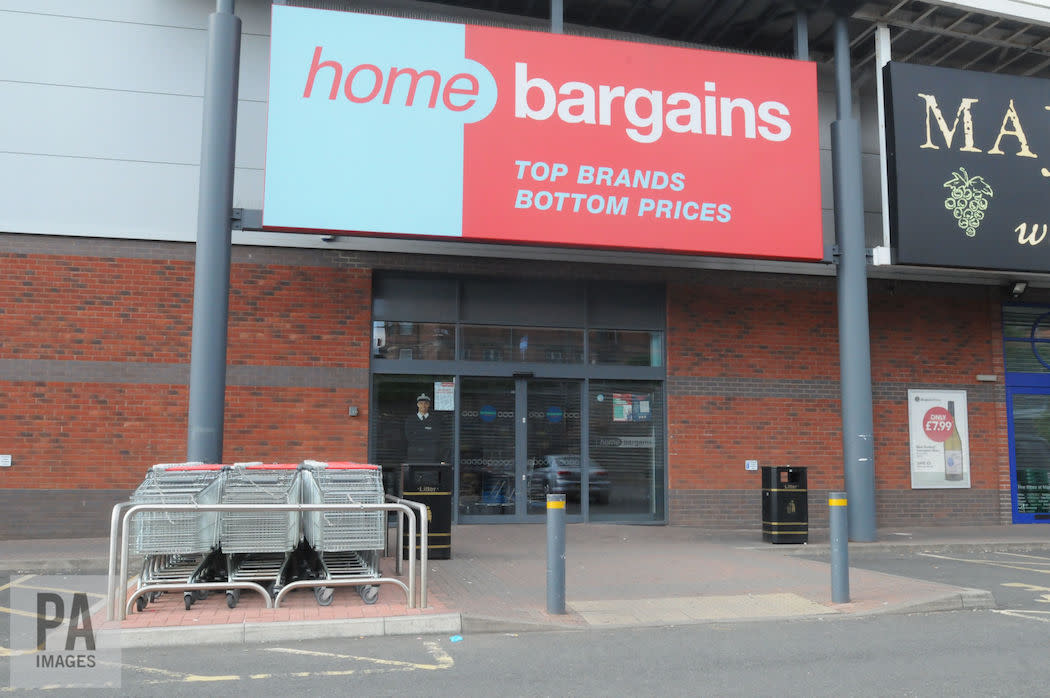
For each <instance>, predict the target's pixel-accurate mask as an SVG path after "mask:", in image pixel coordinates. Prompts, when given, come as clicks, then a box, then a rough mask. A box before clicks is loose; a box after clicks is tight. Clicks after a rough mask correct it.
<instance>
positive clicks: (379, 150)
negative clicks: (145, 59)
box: [263, 5, 823, 260]
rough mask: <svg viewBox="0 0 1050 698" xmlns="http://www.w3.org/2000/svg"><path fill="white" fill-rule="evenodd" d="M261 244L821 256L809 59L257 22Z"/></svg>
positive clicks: (416, 28)
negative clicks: (264, 86) (430, 239)
mask: <svg viewBox="0 0 1050 698" xmlns="http://www.w3.org/2000/svg"><path fill="white" fill-rule="evenodd" d="M270 62H271V66H270V94H269V123H268V130H267V146H266V189H265V200H264V206H263V225H264V227H266V228H269V229H294V230H304V231H333V232H343V231H346V232H356V233H369V234H388V235H399V236H445V237H455V238H461V239H464V240H467V239H469V240H476V241H490V242H513V243H535V244H545V245H574V246H585V247H615V248H627V249H648V250H662V251H674V252H686V253H703V254H716V255H732V256H744V257H768V258H786V259H809V260H813V259H821V258H822V257H823V244H822V234H821V217H820V184H819V182H820V177H819V160H818V149H819V144H818V136H817V103H816V71H815V67H814V65H813V64H811V63H804V62H798V61H789V60H781V59H771V58H764V57H756V56H747V55H737V54H730V53H720V52H710V51H698V50H692V49H681V48H668V47H658V46H651V45H644V44H635V43H625V42H619V41H606V40H598V39H582V38H578V37H566V36H563V35H554V34H545V33H537V32H527V31H514V30H506V29H493V28H489V27H475V26H466V25H461V24H449V23H442V22H430V21H421V20H408V19H397V18H390V17H382V16H375V15H365V14H355V13H348V12H330V11H323V10H312V9H302V8H294V7H287V6H280V5H278V6H274V8H273V25H272V39H271V46H270Z"/></svg>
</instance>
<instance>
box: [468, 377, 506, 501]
mask: <svg viewBox="0 0 1050 698" xmlns="http://www.w3.org/2000/svg"><path fill="white" fill-rule="evenodd" d="M514 385H515V383H514V379H513V378H464V379H463V384H462V389H461V397H460V412H459V513H460V515H461V516H468V517H472V516H500V517H508V518H509V517H514V516H516V515H517V514H518V507H517V505H516V501H515V499H516V497H517V487H516V484H517V481H518V478H517V467H516V460H515V449H514V447H515V399H516V393H515V389H514Z"/></svg>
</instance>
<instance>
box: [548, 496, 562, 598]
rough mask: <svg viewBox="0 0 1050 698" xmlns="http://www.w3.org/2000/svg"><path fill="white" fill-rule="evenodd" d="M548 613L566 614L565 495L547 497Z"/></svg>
mask: <svg viewBox="0 0 1050 698" xmlns="http://www.w3.org/2000/svg"><path fill="white" fill-rule="evenodd" d="M547 613H550V614H558V615H561V614H564V613H565V495H564V494H548V495H547Z"/></svg>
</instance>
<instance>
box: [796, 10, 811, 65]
mask: <svg viewBox="0 0 1050 698" xmlns="http://www.w3.org/2000/svg"><path fill="white" fill-rule="evenodd" d="M795 58H797V59H798V60H800V61H808V60H809V15H808V14H807V13H806V10H804V9H802V8H799V9H798V10H795Z"/></svg>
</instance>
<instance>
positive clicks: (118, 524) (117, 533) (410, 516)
mask: <svg viewBox="0 0 1050 698" xmlns="http://www.w3.org/2000/svg"><path fill="white" fill-rule="evenodd" d="M386 499H387V503H386V504H360V503H352V502H350V503H346V504H302V503H299V504H133V503H132V502H121V503H119V504H117V505H116V506H114V507H113V511H112V514H111V517H110V537H109V566H108V570H107V602H106V609H107V610H106V619H107V620H108V621H112V620H117V619H119V620H125V619H126V618H127V614H128V612H129V611H130V610H131V608H132V606H133V605H134V603H135V601H136V600H137V599H138V598H139V597H143V596H145V595H146V594H150V593H152V592H163V591H183V592H187V591H210V590H230V589H248V590H251V591H255V592H258V593H260V594H262V595H263V596H264V597H265V601H266V607H267V608H276V607H278V606H279V604H280V600H281V599H282V598H283V596H284V594H285V593H286V592H287V591H288V590H290V589H295V588H302V587H311V586H312V587H322V586H323V587H332V586H360V585H365V584H367V585H378V584H393V585H395V586H399V587H400V588H401V589H402V590H404V592H405V595H406V599H407V606H408V608H416V592H415V590H416V556H415V555H409V556H408V584H407V585H406V584H405V583H404V582H402V581H401V580H400V579H395V578H393V577H379V578H367V579H309V580H298V581H295V582H291V583H289V584H288V585H286V586H285V587H284V588H283V589H282V590H281V592H279V593H278V594H277V597H276V598H275V599H274V600H273V602H271V597H270V593H269V592H268V591H267V590H266V589H265V588H264V587H263V586H262V585H260V584H257V583H255V582H250V581H238V582H235V583H231V582H229V581H213V582H188V581H187V582H178V583H164V584H146V585H143V586H140V587H139V588H138V589H136V590H135V591H134V593H133V594H132V596H131V597H130V598H126V597H127V582H128V559H129V550H128V543H129V532H130V527H131V523H132V521H133V519H134V518H135V517H136V515H138V514H140V513H143V512H162V513H176V512H196V513H207V512H226V513H232V512H260V511H273V512H299V513H300V515H301V514H302V512H314V511H316V512H338V513H347V512H355V511H356V512H361V511H376V512H397V514H398V516H397V544H396V550H395V552H396V563H395V565H396V567H395V573H396V574H398V575H401V574H402V558H403V554H402V541H403V536H402V533H403V531H404V522H405V520H406V519H407V521H408V533H409V540H415V537H416V520H417V518H418V520H419V522H420V524H419V525H420V534H421V535H420V540H421V546H420V556H419V557H420V561H421V565H420V580H419V581H420V583H419V589H420V607H421V608H426V607H427V588H426V585H427V577H426V568H427V558H428V555H427V542H426V541H427V511H426V505H425V504H419V503H417V502H412V501H409V500H404V499H400V498H398V497H393V496H391V495H387V496H386ZM413 510H415V511H416V512H418V513H419V515H418V516H416V515H415V513H414V512H413ZM220 546H221V542H220ZM118 566H119V572H118V571H117V568H118ZM118 616H119V618H118Z"/></svg>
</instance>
